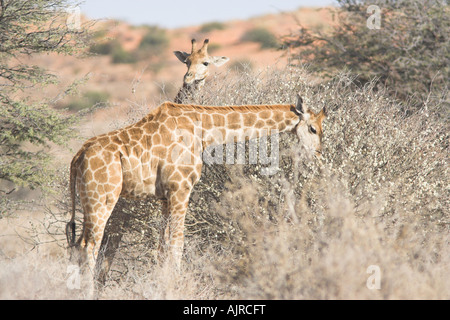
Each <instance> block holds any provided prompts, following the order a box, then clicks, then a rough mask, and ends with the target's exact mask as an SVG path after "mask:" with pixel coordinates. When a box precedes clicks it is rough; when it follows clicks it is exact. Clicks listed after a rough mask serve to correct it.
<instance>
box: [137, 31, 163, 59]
mask: <svg viewBox="0 0 450 320" xmlns="http://www.w3.org/2000/svg"><path fill="white" fill-rule="evenodd" d="M169 42H170V41H169V38H168V36H167V34H166V30H165V29H161V28H159V27H157V26H149V27H147V32H146V34H145V35H144V37H143V38H142V40H141V43H140V45H139V50H144V52H145V53H147V54H151V55H157V54H159V53H160V52H161V51H164V50H165V49H166V48H167V47H168V46H169Z"/></svg>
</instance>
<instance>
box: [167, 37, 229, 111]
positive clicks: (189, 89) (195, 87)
mask: <svg viewBox="0 0 450 320" xmlns="http://www.w3.org/2000/svg"><path fill="white" fill-rule="evenodd" d="M191 43H192V49H191V53H187V52H184V51H174V54H175V56H176V57H177V58H178V60H180V61H181V62H183V63H185V64H186V66H187V68H188V70H187V72H186V74H185V75H184V77H183V86H182V87H181V89H180V91H178V94H177V95H176V97H175V100H174V102H175V103H183V102H184V101H185V99H189V98H192V97H194V96H195V93H196V92H198V91H199V90H200V89H201V88H202V87H203V85H204V84H205V79H206V77H208V74H209V65H211V64H213V65H215V66H216V67H220V66H222V65H224V64H225V63H227V62H228V61H229V60H230V59H229V58H227V57H223V56H222V57H220V56H210V55H209V54H208V44H209V39H206V40H205V41H204V42H203V46H202V47H201V48H200V49H198V48H197V42H196V40H195V39H192V41H191Z"/></svg>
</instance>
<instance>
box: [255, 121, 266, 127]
mask: <svg viewBox="0 0 450 320" xmlns="http://www.w3.org/2000/svg"><path fill="white" fill-rule="evenodd" d="M265 125H266V123H265V122H264V121H262V120H258V121H257V122H256V123H255V128H257V129H261V128H263V127H264V126H265Z"/></svg>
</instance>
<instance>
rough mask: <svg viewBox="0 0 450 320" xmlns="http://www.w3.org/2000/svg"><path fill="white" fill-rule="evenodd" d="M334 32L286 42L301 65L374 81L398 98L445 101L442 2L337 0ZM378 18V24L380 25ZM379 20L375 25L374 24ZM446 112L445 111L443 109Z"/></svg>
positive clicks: (446, 15)
mask: <svg viewBox="0 0 450 320" xmlns="http://www.w3.org/2000/svg"><path fill="white" fill-rule="evenodd" d="M338 3H339V7H338V8H337V10H336V11H335V12H334V18H335V23H334V24H333V27H332V30H331V31H330V32H312V31H311V30H308V29H306V28H303V27H300V29H299V32H297V33H295V34H291V35H290V36H287V37H286V38H285V39H284V44H285V46H286V47H289V48H290V50H291V52H292V53H293V58H294V61H295V60H299V61H300V62H305V61H306V62H312V64H311V68H312V69H314V70H315V71H320V72H322V73H324V74H326V75H329V76H332V75H334V74H336V73H338V72H340V71H342V70H343V69H347V70H349V71H351V72H353V73H354V74H356V75H358V80H359V81H360V83H362V84H364V83H368V82H370V81H371V80H372V79H373V78H377V79H379V82H380V83H382V84H384V85H386V86H387V87H389V88H390V89H391V93H393V94H395V96H396V97H397V98H400V99H406V100H410V102H412V103H413V104H414V105H415V106H418V107H420V106H423V105H424V104H425V103H426V102H427V100H428V99H430V98H433V99H435V100H436V101H439V100H441V101H445V100H446V97H447V95H448V79H449V78H450V56H449V51H450V39H449V35H450V8H449V6H448V1H444V0H411V1H403V0H389V1H387V0H338ZM376 20H378V21H376ZM374 22H376V23H374ZM442 109H444V108H442Z"/></svg>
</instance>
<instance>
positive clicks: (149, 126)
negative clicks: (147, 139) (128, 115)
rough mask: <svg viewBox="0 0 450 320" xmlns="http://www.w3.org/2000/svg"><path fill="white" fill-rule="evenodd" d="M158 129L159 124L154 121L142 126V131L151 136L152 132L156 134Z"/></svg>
mask: <svg viewBox="0 0 450 320" xmlns="http://www.w3.org/2000/svg"><path fill="white" fill-rule="evenodd" d="M158 128H159V123H158V122H154V121H152V122H149V123H146V124H145V125H144V130H145V131H146V132H148V133H150V134H152V133H153V132H156V131H157V130H158Z"/></svg>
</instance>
